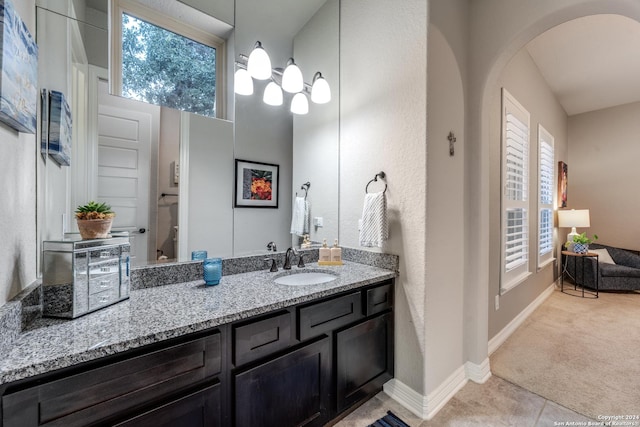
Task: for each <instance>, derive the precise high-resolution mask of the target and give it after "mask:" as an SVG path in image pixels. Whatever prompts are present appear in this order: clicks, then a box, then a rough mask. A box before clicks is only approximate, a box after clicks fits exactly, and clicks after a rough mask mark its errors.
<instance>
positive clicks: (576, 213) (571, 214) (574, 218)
mask: <svg viewBox="0 0 640 427" xmlns="http://www.w3.org/2000/svg"><path fill="white" fill-rule="evenodd" d="M590 226H591V223H590V222H589V209H578V210H576V209H571V210H559V211H558V227H568V228H572V227H579V228H583V227H590Z"/></svg>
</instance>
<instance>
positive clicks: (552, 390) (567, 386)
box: [490, 291, 640, 420]
mask: <svg viewBox="0 0 640 427" xmlns="http://www.w3.org/2000/svg"><path fill="white" fill-rule="evenodd" d="M490 360H491V370H492V372H493V374H494V375H496V376H498V377H500V378H503V379H505V380H507V381H510V382H512V383H514V384H517V385H519V386H521V387H523V388H525V389H527V390H529V391H532V392H533V393H536V394H538V395H540V396H542V397H544V398H546V399H549V400H552V401H554V402H556V403H558V404H560V405H562V406H565V407H567V408H569V409H572V410H574V411H576V412H578V413H581V414H583V415H586V416H588V417H591V418H593V419H595V420H602V418H601V417H603V416H615V415H622V416H624V415H640V294H638V293H631V294H627V293H603V292H601V293H600V298H598V299H587V298H584V299H583V298H578V297H573V296H570V295H566V294H563V293H560V292H559V291H556V292H554V293H553V294H552V295H551V296H550V297H549V298H548V299H547V300H546V301H545V302H544V303H543V304H542V305H541V306H540V307H539V308H538V309H536V310H535V311H534V313H533V314H532V315H531V316H529V318H528V319H527V320H526V321H525V322H524V323H523V324H522V325H521V326H520V327H519V328H518V329H517V330H516V331H515V332H514V333H513V334H512V335H511V336H510V337H509V338H508V339H507V341H506V342H505V343H504V344H503V345H502V346H501V347H500V348H499V349H498V350H496V351H495V353H493V355H491V358H490Z"/></svg>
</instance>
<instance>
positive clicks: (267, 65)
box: [247, 42, 271, 80]
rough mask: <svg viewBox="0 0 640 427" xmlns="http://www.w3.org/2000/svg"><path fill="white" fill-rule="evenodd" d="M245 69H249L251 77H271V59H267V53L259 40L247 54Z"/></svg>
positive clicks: (259, 78) (262, 78)
mask: <svg viewBox="0 0 640 427" xmlns="http://www.w3.org/2000/svg"><path fill="white" fill-rule="evenodd" d="M247 71H249V74H250V75H251V77H253V78H254V79H257V80H266V79H270V78H271V59H269V54H267V51H266V50H264V49H263V48H262V43H260V42H256V46H255V47H254V48H253V51H251V54H250V55H249V59H248V60H247Z"/></svg>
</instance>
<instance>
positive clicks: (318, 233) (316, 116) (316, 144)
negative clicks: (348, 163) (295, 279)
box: [291, 0, 340, 244]
mask: <svg viewBox="0 0 640 427" xmlns="http://www.w3.org/2000/svg"><path fill="white" fill-rule="evenodd" d="M339 7H340V6H339V2H338V1H337V0H330V1H327V2H326V3H325V4H324V6H322V7H321V8H320V10H319V11H318V12H317V13H316V14H315V15H314V16H313V18H312V19H311V20H309V22H308V23H307V24H306V25H305V26H304V27H303V28H302V30H300V32H299V33H298V34H297V35H296V37H295V39H294V54H295V58H296V63H297V64H298V65H299V66H300V69H301V70H302V73H303V76H304V81H305V82H308V83H311V82H312V81H313V76H314V74H315V73H316V71H320V72H321V73H322V75H323V77H324V78H325V79H326V80H327V82H328V83H329V85H330V86H331V91H332V98H331V101H330V102H329V103H327V104H314V103H313V102H309V114H307V115H304V116H299V115H294V117H293V188H292V192H291V194H292V195H293V194H295V193H296V192H297V193H298V195H303V194H304V191H303V190H301V188H300V187H301V185H302V184H303V183H305V182H310V183H311V188H310V189H309V192H308V197H307V201H309V203H310V205H311V216H312V217H321V218H323V222H324V224H323V227H314V226H313V225H311V226H310V229H309V231H310V235H311V240H312V241H314V242H322V240H323V239H327V242H329V243H331V244H332V243H333V239H335V238H337V237H338V178H339V169H338V164H339V148H340V143H339V137H340V135H339V133H340V129H339V125H338V123H339V113H340V110H339V102H340V75H339V73H340V70H339V59H340V58H339V51H340V49H339V46H340V40H339V37H340V29H339V22H340V19H339V16H338V15H339V12H340V9H339ZM295 239H297V238H295V237H294V240H295Z"/></svg>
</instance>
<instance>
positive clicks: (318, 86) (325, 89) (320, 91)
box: [311, 72, 331, 104]
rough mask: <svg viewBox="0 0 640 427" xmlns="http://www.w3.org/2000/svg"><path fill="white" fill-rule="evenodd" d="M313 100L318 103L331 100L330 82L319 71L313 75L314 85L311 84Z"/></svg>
mask: <svg viewBox="0 0 640 427" xmlns="http://www.w3.org/2000/svg"><path fill="white" fill-rule="evenodd" d="M311 101H313V102H315V103H316V104H326V103H327V102H329V101H331V88H330V87H329V83H327V81H326V80H325V79H324V77H322V74H320V72H317V73H316V75H315V76H314V77H313V86H311Z"/></svg>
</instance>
